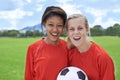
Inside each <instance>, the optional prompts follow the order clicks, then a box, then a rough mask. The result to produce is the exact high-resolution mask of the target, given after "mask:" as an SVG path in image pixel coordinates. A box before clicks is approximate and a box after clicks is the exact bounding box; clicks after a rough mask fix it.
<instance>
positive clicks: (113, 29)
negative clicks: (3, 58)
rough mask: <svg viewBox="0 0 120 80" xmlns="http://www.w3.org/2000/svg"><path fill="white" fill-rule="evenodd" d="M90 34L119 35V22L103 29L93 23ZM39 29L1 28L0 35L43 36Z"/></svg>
mask: <svg viewBox="0 0 120 80" xmlns="http://www.w3.org/2000/svg"><path fill="white" fill-rule="evenodd" d="M90 32H91V34H90V35H91V36H119V37H120V24H117V23H116V24H114V25H113V26H110V27H108V28H107V29H104V28H103V27H102V26H101V25H95V26H93V27H92V28H90ZM66 33H67V32H66V30H64V31H63V33H62V36H66ZM43 35H45V34H43V33H42V32H40V31H39V30H34V31H30V30H27V31H26V32H21V31H19V30H1V31H0V37H37V36H43Z"/></svg>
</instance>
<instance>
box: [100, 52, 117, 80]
mask: <svg viewBox="0 0 120 80" xmlns="http://www.w3.org/2000/svg"><path fill="white" fill-rule="evenodd" d="M99 69H100V80H115V75H114V64H113V61H112V59H111V58H110V57H109V56H108V55H106V54H104V55H101V56H100V57H99Z"/></svg>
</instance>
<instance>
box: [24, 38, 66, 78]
mask: <svg viewBox="0 0 120 80" xmlns="http://www.w3.org/2000/svg"><path fill="white" fill-rule="evenodd" d="M67 53H68V52H67V44H66V42H65V41H63V40H60V43H59V44H57V45H50V44H46V42H45V41H44V39H42V40H39V41H37V42H35V43H34V44H32V45H30V46H29V48H28V52H27V57H26V69H25V80H56V77H57V75H58V73H59V72H60V71H61V69H63V68H65V67H66V66H68V59H67Z"/></svg>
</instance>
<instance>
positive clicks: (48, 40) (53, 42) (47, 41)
mask: <svg viewBox="0 0 120 80" xmlns="http://www.w3.org/2000/svg"><path fill="white" fill-rule="evenodd" d="M44 41H45V42H46V43H47V44H51V45H56V44H59V39H58V40H56V41H51V40H50V39H49V38H48V37H46V38H45V39H44Z"/></svg>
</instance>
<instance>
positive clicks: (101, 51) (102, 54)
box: [93, 42, 112, 62]
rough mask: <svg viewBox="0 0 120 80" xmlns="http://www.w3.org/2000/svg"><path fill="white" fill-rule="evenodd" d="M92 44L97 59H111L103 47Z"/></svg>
mask: <svg viewBox="0 0 120 80" xmlns="http://www.w3.org/2000/svg"><path fill="white" fill-rule="evenodd" d="M93 46H94V54H96V55H97V58H98V61H104V62H105V61H109V60H110V61H112V58H111V57H110V55H109V54H108V52H107V51H106V50H105V49H103V48H102V47H101V46H100V45H98V44H96V43H94V42H93Z"/></svg>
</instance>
